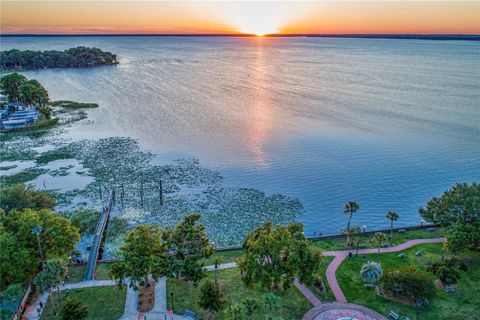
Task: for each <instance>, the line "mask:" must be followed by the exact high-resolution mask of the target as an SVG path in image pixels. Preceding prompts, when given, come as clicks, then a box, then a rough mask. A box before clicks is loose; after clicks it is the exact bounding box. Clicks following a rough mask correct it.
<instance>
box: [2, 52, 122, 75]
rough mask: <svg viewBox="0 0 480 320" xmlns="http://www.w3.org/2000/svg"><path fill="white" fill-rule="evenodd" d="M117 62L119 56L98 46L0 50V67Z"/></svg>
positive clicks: (40, 67) (37, 67)
mask: <svg viewBox="0 0 480 320" xmlns="http://www.w3.org/2000/svg"><path fill="white" fill-rule="evenodd" d="M115 63H117V56H116V55H115V54H112V53H110V52H106V51H102V50H100V49H98V48H88V47H76V48H71V49H68V50H65V51H57V50H48V51H33V50H23V51H20V50H18V49H12V50H6V51H1V52H0V69H3V70H6V69H18V68H20V69H44V68H59V67H61V68H68V67H72V68H75V67H93V66H101V65H109V64H115Z"/></svg>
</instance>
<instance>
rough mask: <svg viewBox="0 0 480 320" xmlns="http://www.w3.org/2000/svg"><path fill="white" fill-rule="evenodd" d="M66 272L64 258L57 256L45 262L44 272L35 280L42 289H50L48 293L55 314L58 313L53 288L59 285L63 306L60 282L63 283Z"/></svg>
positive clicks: (58, 290)
mask: <svg viewBox="0 0 480 320" xmlns="http://www.w3.org/2000/svg"><path fill="white" fill-rule="evenodd" d="M66 274H67V270H66V268H65V266H64V264H63V261H62V259H58V258H55V259H50V260H48V261H47V262H45V264H44V266H43V270H42V272H41V273H40V274H39V275H38V277H37V279H36V280H35V281H36V284H37V285H38V286H39V288H40V290H42V291H45V290H48V295H49V296H50V301H51V303H52V307H53V314H54V315H55V314H56V310H55V302H54V300H53V294H52V288H54V287H57V294H58V298H59V300H60V305H62V306H63V300H62V295H61V293H60V284H61V283H62V281H63V279H64V278H65V276H66Z"/></svg>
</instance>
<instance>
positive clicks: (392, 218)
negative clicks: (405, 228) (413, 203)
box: [386, 211, 399, 244]
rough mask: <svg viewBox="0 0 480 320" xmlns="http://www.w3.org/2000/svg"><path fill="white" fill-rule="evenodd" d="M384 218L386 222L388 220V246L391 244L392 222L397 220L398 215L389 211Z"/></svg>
mask: <svg viewBox="0 0 480 320" xmlns="http://www.w3.org/2000/svg"><path fill="white" fill-rule="evenodd" d="M386 218H387V219H388V220H390V244H392V241H393V222H394V221H397V220H398V218H399V215H398V213H396V212H395V211H389V212H388V213H387V215H386Z"/></svg>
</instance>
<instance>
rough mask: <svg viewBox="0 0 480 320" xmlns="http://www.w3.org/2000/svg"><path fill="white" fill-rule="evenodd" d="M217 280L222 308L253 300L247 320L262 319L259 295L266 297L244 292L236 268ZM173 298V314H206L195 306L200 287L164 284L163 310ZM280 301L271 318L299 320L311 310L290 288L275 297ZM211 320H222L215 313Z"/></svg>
mask: <svg viewBox="0 0 480 320" xmlns="http://www.w3.org/2000/svg"><path fill="white" fill-rule="evenodd" d="M213 276H214V273H213V272H209V273H208V278H209V279H213ZM218 279H219V282H220V284H221V286H222V287H223V288H224V292H225V297H226V300H227V304H226V307H228V306H230V305H232V304H236V303H241V302H242V301H243V300H244V299H245V298H247V297H249V298H253V299H256V300H257V302H258V304H259V305H260V306H259V307H258V308H257V309H256V311H255V312H254V314H253V315H252V316H249V317H248V319H252V320H253V319H262V320H264V319H265V318H266V316H267V315H268V312H267V311H265V310H264V308H263V307H262V306H261V301H262V295H263V294H265V293H267V292H268V291H267V290H264V289H260V288H253V289H248V288H246V287H245V285H244V284H243V282H242V280H241V277H240V273H239V270H238V269H237V268H232V269H225V270H219V271H218ZM171 292H173V294H174V307H175V313H179V314H182V313H183V312H184V311H185V310H186V309H190V310H193V311H194V312H197V313H198V314H199V318H200V319H204V318H205V316H206V315H207V313H206V312H205V311H204V310H202V309H201V308H200V306H199V305H198V298H199V294H200V286H198V287H196V288H195V287H194V286H193V285H192V284H191V283H186V282H184V281H182V280H176V279H168V282H167V293H168V299H167V303H168V304H167V306H168V308H169V309H170V308H171V303H172V301H171V297H170V294H171ZM278 296H279V297H280V301H279V304H278V306H277V307H276V308H275V312H274V314H273V316H277V317H281V318H282V319H285V320H287V319H292V320H293V319H295V320H297V319H301V317H302V316H303V314H304V313H305V312H307V311H308V310H309V309H310V308H311V307H312V306H311V305H310V303H309V302H308V301H307V300H306V299H305V298H304V297H303V296H302V294H301V293H300V291H298V290H297V288H296V287H294V286H293V284H292V287H291V288H290V289H288V290H286V291H285V292H280V293H278ZM215 319H224V316H223V312H219V313H218V314H217V317H215Z"/></svg>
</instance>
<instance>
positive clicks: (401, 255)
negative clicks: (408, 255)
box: [397, 253, 405, 259]
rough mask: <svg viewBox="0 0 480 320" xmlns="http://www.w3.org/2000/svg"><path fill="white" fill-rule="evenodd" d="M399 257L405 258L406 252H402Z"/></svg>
mask: <svg viewBox="0 0 480 320" xmlns="http://www.w3.org/2000/svg"><path fill="white" fill-rule="evenodd" d="M397 257H399V258H400V259H403V258H405V254H403V253H400V254H399V255H398V256H397Z"/></svg>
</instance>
